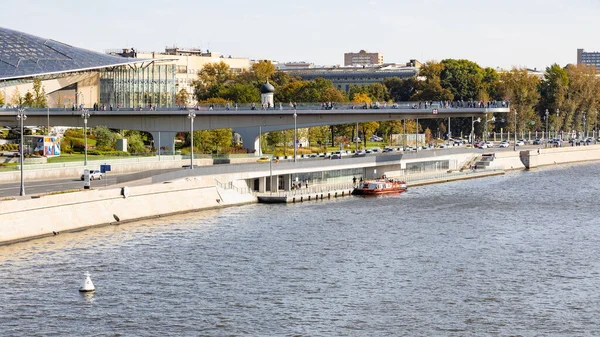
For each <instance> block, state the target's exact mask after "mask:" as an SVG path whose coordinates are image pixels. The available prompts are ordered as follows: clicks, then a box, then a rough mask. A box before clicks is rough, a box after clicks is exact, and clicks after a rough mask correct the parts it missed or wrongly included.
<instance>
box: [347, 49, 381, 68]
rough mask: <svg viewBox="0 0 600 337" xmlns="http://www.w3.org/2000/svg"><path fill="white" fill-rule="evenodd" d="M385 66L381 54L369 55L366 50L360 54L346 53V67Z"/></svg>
mask: <svg viewBox="0 0 600 337" xmlns="http://www.w3.org/2000/svg"><path fill="white" fill-rule="evenodd" d="M381 64H383V55H382V54H380V53H367V52H366V51H364V50H361V51H359V52H358V53H344V66H346V67H352V66H368V65H381Z"/></svg>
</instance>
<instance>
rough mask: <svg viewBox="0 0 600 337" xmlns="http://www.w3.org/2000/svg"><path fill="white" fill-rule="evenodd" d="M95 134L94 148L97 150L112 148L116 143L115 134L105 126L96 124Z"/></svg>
mask: <svg viewBox="0 0 600 337" xmlns="http://www.w3.org/2000/svg"><path fill="white" fill-rule="evenodd" d="M94 134H95V135H96V148H97V149H99V150H114V149H115V145H116V142H117V140H116V137H115V134H114V133H113V132H112V131H111V130H110V129H109V128H107V127H106V126H97V127H95V128H94Z"/></svg>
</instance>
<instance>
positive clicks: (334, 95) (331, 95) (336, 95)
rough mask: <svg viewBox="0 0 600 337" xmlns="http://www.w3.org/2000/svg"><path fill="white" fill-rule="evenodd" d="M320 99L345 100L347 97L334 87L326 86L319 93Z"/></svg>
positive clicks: (329, 100) (326, 100)
mask: <svg viewBox="0 0 600 337" xmlns="http://www.w3.org/2000/svg"><path fill="white" fill-rule="evenodd" d="M321 101H323V102H346V101H348V98H347V97H346V94H345V93H344V92H342V91H340V90H338V89H336V88H327V89H325V90H324V91H323V93H322V94H321Z"/></svg>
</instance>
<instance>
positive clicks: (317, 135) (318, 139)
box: [308, 125, 329, 146]
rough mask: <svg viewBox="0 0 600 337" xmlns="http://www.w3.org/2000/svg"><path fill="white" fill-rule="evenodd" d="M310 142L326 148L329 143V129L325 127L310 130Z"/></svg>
mask: <svg viewBox="0 0 600 337" xmlns="http://www.w3.org/2000/svg"><path fill="white" fill-rule="evenodd" d="M308 140H309V142H314V143H317V144H319V146H325V145H326V144H327V143H328V141H329V127H328V126H326V125H324V126H315V127H312V128H308Z"/></svg>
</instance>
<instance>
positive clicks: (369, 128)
mask: <svg viewBox="0 0 600 337" xmlns="http://www.w3.org/2000/svg"><path fill="white" fill-rule="evenodd" d="M358 128H359V129H360V132H361V133H362V135H363V143H364V146H365V147H367V139H368V138H370V137H371V136H372V135H373V132H375V130H377V129H378V128H379V123H378V122H365V123H359V124H358Z"/></svg>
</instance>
